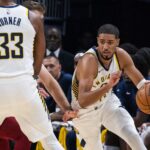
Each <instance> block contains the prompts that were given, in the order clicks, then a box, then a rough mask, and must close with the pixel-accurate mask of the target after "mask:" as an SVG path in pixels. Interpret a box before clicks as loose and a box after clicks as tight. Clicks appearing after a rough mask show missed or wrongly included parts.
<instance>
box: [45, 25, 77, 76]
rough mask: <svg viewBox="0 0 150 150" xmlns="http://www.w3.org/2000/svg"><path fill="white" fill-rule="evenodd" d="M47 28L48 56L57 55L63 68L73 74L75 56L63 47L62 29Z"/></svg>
mask: <svg viewBox="0 0 150 150" xmlns="http://www.w3.org/2000/svg"><path fill="white" fill-rule="evenodd" d="M46 30H47V31H46V44H47V49H46V56H56V57H57V58H58V59H59V61H60V64H61V65H62V70H63V71H65V72H66V73H71V74H72V73H73V69H74V68H73V65H74V63H73V59H74V56H73V54H71V53H69V52H67V51H64V50H63V49H62V35H61V31H60V30H59V29H58V28H56V27H48V29H46Z"/></svg>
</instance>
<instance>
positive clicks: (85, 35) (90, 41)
mask: <svg viewBox="0 0 150 150" xmlns="http://www.w3.org/2000/svg"><path fill="white" fill-rule="evenodd" d="M93 45H95V38H94V35H93V33H92V32H91V31H84V32H82V34H81V36H80V37H79V38H78V50H79V51H83V52H85V51H87V50H88V49H89V48H91V47H92V46H93Z"/></svg>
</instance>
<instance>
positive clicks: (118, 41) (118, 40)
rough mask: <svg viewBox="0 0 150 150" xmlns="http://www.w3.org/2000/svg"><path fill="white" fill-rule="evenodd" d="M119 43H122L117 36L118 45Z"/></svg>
mask: <svg viewBox="0 0 150 150" xmlns="http://www.w3.org/2000/svg"><path fill="white" fill-rule="evenodd" d="M119 43H120V39H119V38H117V46H119Z"/></svg>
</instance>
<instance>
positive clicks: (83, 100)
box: [78, 84, 111, 108]
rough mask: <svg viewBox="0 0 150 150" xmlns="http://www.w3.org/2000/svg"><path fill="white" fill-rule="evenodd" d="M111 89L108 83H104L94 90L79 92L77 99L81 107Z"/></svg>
mask: <svg viewBox="0 0 150 150" xmlns="http://www.w3.org/2000/svg"><path fill="white" fill-rule="evenodd" d="M110 89H111V86H110V85H109V84H106V85H104V86H103V87H101V88H99V89H97V90H94V91H88V92H83V93H81V94H80V93H79V96H78V101H79V104H80V106H81V107H82V108H84V107H87V106H89V105H91V104H93V103H95V102H97V101H99V100H101V98H102V97H103V96H104V95H105V94H106V93H107V92H108V91H109V90H110Z"/></svg>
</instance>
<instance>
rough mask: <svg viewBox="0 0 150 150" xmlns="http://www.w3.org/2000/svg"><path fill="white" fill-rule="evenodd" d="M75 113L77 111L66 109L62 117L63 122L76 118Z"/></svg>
mask: <svg viewBox="0 0 150 150" xmlns="http://www.w3.org/2000/svg"><path fill="white" fill-rule="evenodd" d="M77 113H78V111H72V110H67V111H66V112H65V113H64V115H63V117H62V119H63V121H64V122H67V121H68V120H70V119H73V118H76V117H77Z"/></svg>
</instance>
